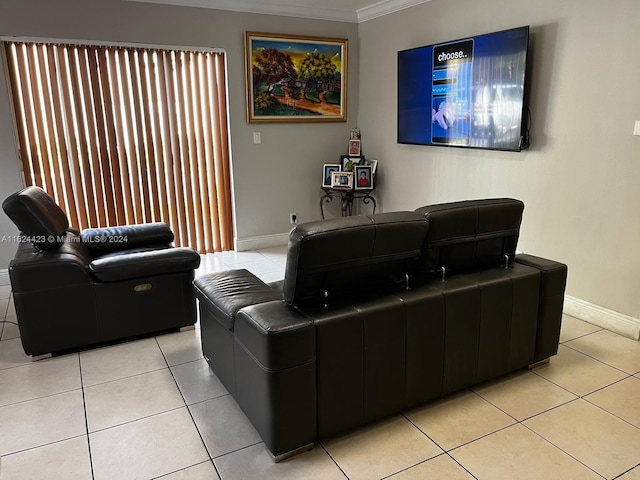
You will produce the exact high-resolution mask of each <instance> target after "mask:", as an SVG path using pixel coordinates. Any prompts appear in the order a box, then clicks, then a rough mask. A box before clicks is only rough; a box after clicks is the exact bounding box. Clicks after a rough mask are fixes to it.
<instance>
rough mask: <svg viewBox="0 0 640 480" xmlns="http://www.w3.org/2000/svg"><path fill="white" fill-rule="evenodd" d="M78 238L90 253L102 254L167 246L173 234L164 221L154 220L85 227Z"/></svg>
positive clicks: (171, 240)
mask: <svg viewBox="0 0 640 480" xmlns="http://www.w3.org/2000/svg"><path fill="white" fill-rule="evenodd" d="M80 238H81V239H82V242H83V243H84V244H85V245H86V246H87V248H88V249H89V250H90V251H91V253H92V254H94V255H102V254H105V253H109V252H118V251H122V250H131V249H135V248H140V247H148V246H151V245H158V246H164V247H168V246H169V245H170V244H171V242H173V239H174V236H173V232H172V231H171V229H170V228H169V226H168V225H167V224H166V223H163V222H154V223H143V224H135V225H122V226H117V227H105V228H87V229H85V230H83V231H82V232H81V233H80Z"/></svg>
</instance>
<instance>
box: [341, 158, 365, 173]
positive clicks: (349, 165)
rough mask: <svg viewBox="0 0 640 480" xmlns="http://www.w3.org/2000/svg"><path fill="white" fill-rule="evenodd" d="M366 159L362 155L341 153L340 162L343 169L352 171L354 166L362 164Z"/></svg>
mask: <svg viewBox="0 0 640 480" xmlns="http://www.w3.org/2000/svg"><path fill="white" fill-rule="evenodd" d="M362 160H364V157H363V156H361V155H340V163H341V164H342V171H344V172H352V171H353V167H355V166H356V165H360V164H361V163H362Z"/></svg>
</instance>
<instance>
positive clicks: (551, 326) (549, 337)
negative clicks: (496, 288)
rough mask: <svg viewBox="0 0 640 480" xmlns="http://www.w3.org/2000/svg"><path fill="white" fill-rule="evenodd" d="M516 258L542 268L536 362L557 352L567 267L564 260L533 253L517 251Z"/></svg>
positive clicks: (540, 269) (518, 260) (525, 263)
mask: <svg viewBox="0 0 640 480" xmlns="http://www.w3.org/2000/svg"><path fill="white" fill-rule="evenodd" d="M515 261H516V263H520V264H522V265H528V266H530V267H534V268H537V269H538V270H539V271H540V300H539V303H538V330H537V336H536V348H535V353H534V358H533V361H534V363H537V362H541V361H543V360H546V359H547V358H549V357H552V356H553V355H555V354H556V353H558V343H559V342H560V327H561V325H562V308H563V306H564V291H565V287H566V284H567V272H568V269H567V266H566V265H565V264H563V263H560V262H556V261H553V260H548V259H546V258H540V257H536V256H533V255H526V254H518V255H516V257H515Z"/></svg>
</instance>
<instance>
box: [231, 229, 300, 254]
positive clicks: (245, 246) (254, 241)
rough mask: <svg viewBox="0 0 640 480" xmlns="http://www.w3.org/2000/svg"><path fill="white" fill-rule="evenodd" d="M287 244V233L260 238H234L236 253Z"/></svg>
mask: <svg viewBox="0 0 640 480" xmlns="http://www.w3.org/2000/svg"><path fill="white" fill-rule="evenodd" d="M287 243H289V233H277V234H275V235H262V236H260V237H249V238H236V251H237V252H245V251H247V250H260V249H261V248H268V247H278V246H280V245H286V244H287Z"/></svg>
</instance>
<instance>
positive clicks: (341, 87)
mask: <svg viewBox="0 0 640 480" xmlns="http://www.w3.org/2000/svg"><path fill="white" fill-rule="evenodd" d="M334 40H335V41H334ZM245 44H246V46H247V50H246V55H247V90H248V92H249V97H248V98H249V99H250V102H251V103H250V105H248V109H247V112H248V113H247V117H248V120H249V122H253V121H256V122H261V121H289V120H288V119H289V118H291V119H296V120H298V121H323V120H326V121H344V120H346V114H345V98H346V85H345V83H344V82H345V78H346V76H345V73H346V72H345V71H344V68H345V67H346V54H347V49H346V47H347V45H346V40H344V39H326V38H320V37H303V36H296V35H293V36H287V37H283V36H280V35H276V34H257V33H253V32H245Z"/></svg>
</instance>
